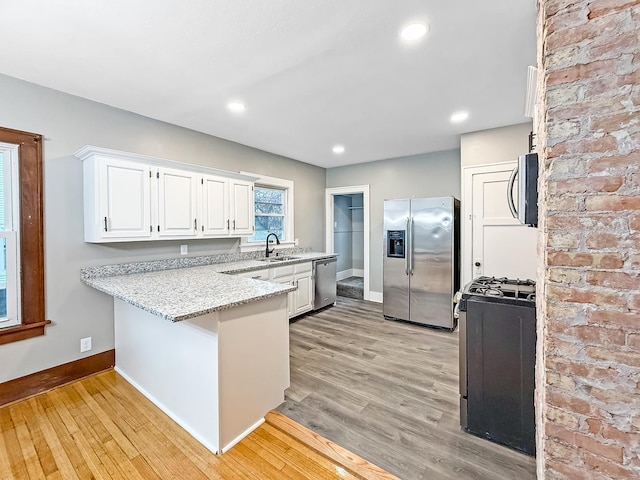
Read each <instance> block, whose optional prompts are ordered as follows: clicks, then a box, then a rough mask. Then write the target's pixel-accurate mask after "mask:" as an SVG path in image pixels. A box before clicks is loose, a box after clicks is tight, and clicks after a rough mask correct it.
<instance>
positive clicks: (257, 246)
mask: <svg viewBox="0 0 640 480" xmlns="http://www.w3.org/2000/svg"><path fill="white" fill-rule="evenodd" d="M296 245H298V242H296V241H295V240H289V241H280V245H276V244H271V243H270V244H269V248H275V249H276V250H281V249H283V248H291V247H295V246H296ZM264 249H265V243H264V241H262V242H251V243H241V244H240V251H241V252H257V251H259V250H264Z"/></svg>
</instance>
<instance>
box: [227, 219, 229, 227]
mask: <svg viewBox="0 0 640 480" xmlns="http://www.w3.org/2000/svg"><path fill="white" fill-rule="evenodd" d="M227 230H229V219H228V218H227Z"/></svg>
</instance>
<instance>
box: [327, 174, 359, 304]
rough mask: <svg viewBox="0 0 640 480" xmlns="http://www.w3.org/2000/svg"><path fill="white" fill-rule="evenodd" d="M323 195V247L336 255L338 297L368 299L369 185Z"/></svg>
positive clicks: (341, 188) (345, 188)
mask: <svg viewBox="0 0 640 480" xmlns="http://www.w3.org/2000/svg"><path fill="white" fill-rule="evenodd" d="M326 192H327V193H326V202H327V204H326V218H327V227H326V248H327V251H328V252H332V253H337V254H338V266H337V274H336V280H337V289H338V295H340V296H345V297H350V298H360V299H364V300H369V296H370V292H369V186H368V185H361V186H354V187H336V188H327V190H326Z"/></svg>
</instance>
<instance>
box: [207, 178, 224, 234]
mask: <svg viewBox="0 0 640 480" xmlns="http://www.w3.org/2000/svg"><path fill="white" fill-rule="evenodd" d="M201 185H202V197H201V198H202V215H201V216H200V222H201V226H200V231H201V233H202V235H204V236H219V235H228V234H229V227H230V223H231V222H230V218H229V179H228V178H222V177H213V176H208V175H206V176H204V177H203V178H202V180H201Z"/></svg>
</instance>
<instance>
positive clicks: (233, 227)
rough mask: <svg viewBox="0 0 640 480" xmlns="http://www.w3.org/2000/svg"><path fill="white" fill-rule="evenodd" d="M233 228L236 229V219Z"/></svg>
mask: <svg viewBox="0 0 640 480" xmlns="http://www.w3.org/2000/svg"><path fill="white" fill-rule="evenodd" d="M233 229H234V230H235V229H236V221H235V220H234V221H233Z"/></svg>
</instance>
